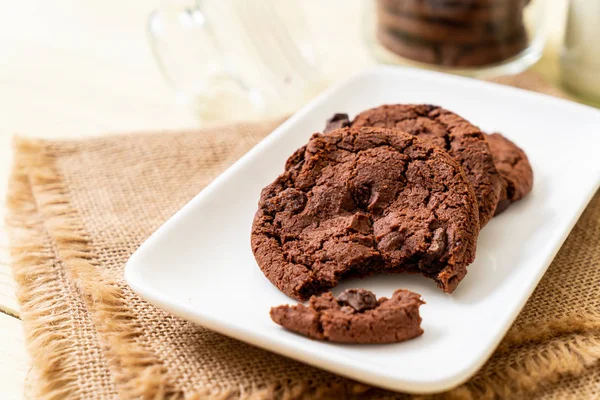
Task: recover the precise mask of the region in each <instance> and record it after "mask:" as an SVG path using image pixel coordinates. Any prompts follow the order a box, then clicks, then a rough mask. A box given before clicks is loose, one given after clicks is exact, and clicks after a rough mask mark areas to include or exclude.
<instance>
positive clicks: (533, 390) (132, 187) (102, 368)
mask: <svg viewBox="0 0 600 400" xmlns="http://www.w3.org/2000/svg"><path fill="white" fill-rule="evenodd" d="M516 79H517V80H519V81H520V82H523V81H525V82H538V83H536V84H535V87H534V89H537V90H544V88H543V87H542V86H540V84H539V81H537V80H536V79H537V78H535V77H534V78H533V79H529V78H527V76H526V77H525V79H524V78H523V77H518V78H516ZM521 86H523V84H522V83H521ZM277 124H278V122H271V123H260V124H253V125H250V124H241V125H232V126H226V127H220V128H211V129H205V130H201V131H195V132H162V133H154V134H131V135H121V136H111V137H100V138H96V139H90V140H82V141H52V142H49V141H38V140H29V139H17V140H16V141H15V143H16V144H15V159H16V165H15V168H14V174H13V176H12V180H11V183H10V190H9V192H10V193H9V198H8V205H9V208H10V212H9V215H8V217H7V223H8V227H9V230H10V236H11V246H12V248H11V250H12V257H13V267H14V268H13V271H14V276H15V279H16V281H17V282H18V285H19V293H18V295H19V299H20V302H21V316H22V319H23V325H24V327H25V332H26V337H27V346H28V349H29V352H30V354H31V356H32V363H33V370H32V371H33V372H32V374H31V376H30V378H29V384H30V390H31V393H32V395H34V396H39V397H41V398H48V399H65V398H84V399H92V398H101V399H113V398H123V399H129V398H143V399H161V398H177V399H179V398H195V399H228V398H238V397H239V398H246V399H266V398H275V397H281V398H289V399H292V398H351V397H357V398H371V399H391V398H404V397H408V396H406V395H402V394H397V393H392V392H387V391H383V390H380V389H376V388H369V387H367V386H365V385H362V384H358V383H356V382H352V381H349V380H347V379H344V378H341V377H338V376H335V375H333V374H330V373H327V372H324V371H321V370H319V369H316V368H312V367H309V366H306V365H304V364H301V363H298V362H295V361H292V360H290V359H287V358H284V357H281V356H278V355H275V354H273V353H270V352H267V351H264V350H261V349H258V348H255V347H252V346H250V345H247V344H244V343H241V342H238V341H236V340H232V339H229V338H227V337H224V336H221V335H219V334H217V333H214V332H211V331H209V330H207V329H204V328H202V327H200V326H197V325H194V324H192V323H189V322H187V321H184V320H181V319H179V318H175V317H173V316H171V315H169V314H167V313H165V312H163V311H161V310H158V309H156V308H154V307H152V306H151V305H149V304H147V303H145V302H144V301H143V300H141V299H140V298H139V297H138V296H137V295H136V294H135V293H133V292H132V291H131V289H130V288H129V287H128V286H127V284H126V283H125V282H124V280H123V266H124V264H125V262H126V261H127V259H128V258H129V256H130V255H131V254H132V253H133V251H134V250H135V249H136V248H137V247H138V246H139V245H140V244H141V243H142V241H144V239H146V238H147V237H148V236H149V235H150V234H151V233H152V232H153V231H154V230H155V229H156V228H158V227H159V226H160V225H161V224H162V223H163V222H164V221H165V220H166V219H167V218H169V217H170V216H171V215H172V214H173V213H174V212H176V211H177V210H178V209H179V208H180V207H181V206H183V205H184V204H185V203H186V202H187V201H188V200H190V199H191V198H192V197H193V196H194V195H196V194H197V193H198V192H199V191H200V190H201V189H202V188H203V187H204V186H205V185H206V184H207V183H209V182H210V181H211V180H212V179H213V178H214V177H215V176H217V175H218V174H219V173H220V172H221V171H223V170H224V169H225V168H226V167H227V166H229V165H230V164H231V163H232V162H233V161H235V160H236V159H237V158H239V157H240V156H241V155H242V154H243V153H244V152H246V151H247V150H248V149H249V148H250V147H252V146H253V145H254V144H255V143H257V142H258V141H259V140H260V139H261V138H263V137H264V136H265V135H266V134H268V133H269V132H270V131H271V130H272V129H273V128H275V126H276V125H277ZM282 168H283V166H282ZM599 243H600V195H596V196H595V197H594V198H593V200H592V201H591V203H590V204H589V206H588V208H587V210H586V211H585V213H584V215H583V216H582V217H581V219H580V220H579V222H578V223H577V225H576V226H575V228H574V230H573V232H572V233H571V235H570V236H569V238H568V239H567V241H566V243H565V244H564V246H563V248H562V249H561V251H560V252H559V254H558V256H557V257H556V259H555V260H554V262H553V264H552V266H551V267H550V269H549V270H548V272H547V273H546V275H545V277H544V278H543V280H542V282H541V283H540V285H539V286H538V288H537V289H536V291H535V293H534V295H533V296H532V298H531V299H530V300H529V302H528V303H527V305H526V307H525V308H524V310H523V311H522V313H521V314H520V316H519V318H518V319H517V321H516V322H515V324H514V326H513V327H512V328H511V329H510V331H509V333H508V334H507V336H506V338H505V339H504V341H503V342H502V344H501V345H500V347H499V348H498V349H497V351H496V352H495V354H494V356H493V357H492V358H491V359H490V361H489V362H488V363H487V364H486V365H485V366H484V367H483V368H482V369H481V370H480V371H479V372H478V373H477V374H476V375H475V376H474V377H473V378H472V379H471V380H470V381H468V382H467V383H466V384H464V385H462V386H460V387H458V388H456V389H454V390H452V391H450V392H448V393H445V394H443V395H441V396H442V397H447V398H459V399H463V398H464V399H470V398H494V397H523V396H526V397H527V398H533V397H534V396H536V397H538V398H545V399H562V398H567V397H574V398H575V397H576V398H593V397H597V396H600V384H599V383H598V382H600V364H599V362H598V361H599V359H600V268H599V267H600V247H599ZM165 267H166V268H168V266H165ZM265 312H266V311H265ZM474 323H476V321H474ZM398 362H402V360H398Z"/></svg>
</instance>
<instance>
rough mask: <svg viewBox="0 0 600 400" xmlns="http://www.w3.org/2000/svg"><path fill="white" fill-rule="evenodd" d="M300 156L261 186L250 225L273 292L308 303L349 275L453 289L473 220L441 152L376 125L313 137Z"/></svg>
mask: <svg viewBox="0 0 600 400" xmlns="http://www.w3.org/2000/svg"><path fill="white" fill-rule="evenodd" d="M301 153H302V154H299V155H298V156H297V157H296V159H297V160H300V161H299V162H297V163H295V164H294V165H293V166H291V167H290V168H288V169H287V170H286V171H285V172H284V173H283V174H282V175H280V176H279V177H278V178H277V179H276V180H275V181H274V182H273V183H272V184H271V185H269V186H267V187H266V188H265V189H263V192H262V194H261V199H260V201H259V208H258V211H257V213H256V215H255V218H254V223H253V228H252V234H251V244H252V250H253V252H254V255H255V258H256V261H257V263H258V265H259V267H260V268H261V270H262V271H263V273H264V274H265V276H266V277H267V278H268V279H269V280H270V281H271V282H272V283H273V284H274V285H275V286H277V287H278V288H279V289H280V290H281V291H283V292H284V293H286V294H287V295H289V296H291V297H293V298H296V299H299V300H304V299H307V298H309V297H310V296H311V295H313V294H318V293H321V292H323V291H326V290H328V289H330V288H332V287H334V286H336V285H337V284H338V282H339V281H340V280H341V279H343V278H345V277H348V276H357V277H364V276H367V275H370V274H373V273H400V272H417V273H421V274H423V275H425V276H427V277H429V278H432V279H434V280H435V281H436V283H437V284H438V286H439V287H440V288H442V290H444V291H446V292H448V293H450V292H452V291H453V290H454V289H455V288H456V285H457V284H458V282H460V280H461V279H462V278H463V277H464V275H465V274H466V267H467V265H468V264H470V263H471V262H472V261H473V259H474V257H475V247H476V241H477V235H478V233H479V222H478V212H477V205H476V201H475V198H474V194H473V191H472V189H471V186H470V184H469V183H468V181H467V178H466V176H465V175H464V172H463V170H462V169H461V167H460V166H459V165H458V164H457V163H456V162H455V161H454V160H453V159H452V158H451V157H450V156H449V155H448V154H447V153H445V152H443V151H441V150H438V149H437V148H435V147H434V146H432V145H430V144H428V143H427V142H424V141H421V140H419V139H417V138H416V137H415V136H412V135H409V134H406V133H398V132H396V131H392V130H388V129H380V128H343V129H338V130H336V131H332V132H330V133H328V134H323V135H320V134H319V135H315V136H313V138H312V139H311V140H310V141H309V142H308V143H307V145H306V146H305V147H304V149H303V152H301ZM451 282H452V283H451Z"/></svg>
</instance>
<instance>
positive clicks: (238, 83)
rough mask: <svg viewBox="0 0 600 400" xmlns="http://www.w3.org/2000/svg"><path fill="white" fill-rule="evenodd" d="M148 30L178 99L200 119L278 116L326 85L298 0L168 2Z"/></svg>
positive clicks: (181, 0)
mask: <svg viewBox="0 0 600 400" xmlns="http://www.w3.org/2000/svg"><path fill="white" fill-rule="evenodd" d="M148 35H149V41H150V44H151V47H152V50H153V52H154V55H155V57H156V61H157V63H158V65H159V67H160V69H161V71H162V72H163V74H164V76H165V78H166V79H167V81H168V82H170V84H171V85H172V86H173V87H174V88H175V91H176V93H177V96H178V98H179V99H181V100H183V101H185V102H186V103H188V104H190V105H191V106H192V107H193V108H194V109H195V111H196V112H197V113H198V114H199V116H200V117H201V118H202V119H205V120H214V119H220V120H251V119H257V118H262V117H266V116H270V115H282V114H285V113H289V112H292V111H294V110H296V109H297V108H299V107H300V106H302V105H303V104H304V103H305V102H307V101H308V100H310V99H311V98H312V97H314V96H315V95H316V94H317V93H319V92H320V91H322V90H323V89H324V87H325V86H326V82H325V78H324V75H323V74H322V72H321V70H320V66H319V60H318V57H317V54H316V51H315V49H314V46H313V41H312V37H311V35H310V31H309V30H308V29H307V26H306V25H305V24H304V18H303V10H302V8H301V7H300V5H299V4H297V2H296V1H292V0H286V1H283V2H282V1H277V0H167V1H165V2H163V4H162V5H161V6H160V7H159V8H158V9H157V10H155V11H154V12H153V13H152V14H151V15H150V17H149V19H148Z"/></svg>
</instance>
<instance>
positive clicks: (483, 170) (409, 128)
mask: <svg viewBox="0 0 600 400" xmlns="http://www.w3.org/2000/svg"><path fill="white" fill-rule="evenodd" d="M351 126H352V127H361V126H372V127H381V128H392V129H398V130H401V131H403V132H407V133H410V134H412V135H415V136H418V137H419V138H420V139H425V140H427V141H429V142H430V143H432V144H434V145H435V146H437V147H438V148H440V149H443V150H445V151H447V152H448V154H450V155H451V156H452V157H453V158H454V159H455V160H456V161H458V163H459V164H460V165H461V166H462V167H463V168H464V170H465V173H466V175H467V178H469V181H470V182H471V185H473V190H474V191H475V197H476V198H477V204H478V206H479V223H480V224H481V227H482V228H483V227H484V226H485V224H486V223H487V222H488V221H489V220H490V219H491V218H492V217H493V216H494V211H495V210H496V204H497V203H498V200H499V198H500V193H501V191H502V177H501V176H500V174H499V172H498V170H497V169H496V166H495V164H494V159H493V157H492V153H491V151H490V148H489V146H488V143H487V142H486V140H485V135H484V134H483V133H482V132H481V130H480V129H479V128H477V127H476V126H474V125H472V124H471V123H469V122H468V121H467V120H465V119H463V118H462V117H460V116H458V115H456V114H454V113H452V112H450V111H448V110H445V109H443V108H441V107H438V106H433V105H427V104H417V105H414V104H395V105H383V106H380V107H376V108H372V109H370V110H367V111H363V112H362V113H360V114H358V115H357V116H356V117H355V118H354V120H353V121H352V125H351Z"/></svg>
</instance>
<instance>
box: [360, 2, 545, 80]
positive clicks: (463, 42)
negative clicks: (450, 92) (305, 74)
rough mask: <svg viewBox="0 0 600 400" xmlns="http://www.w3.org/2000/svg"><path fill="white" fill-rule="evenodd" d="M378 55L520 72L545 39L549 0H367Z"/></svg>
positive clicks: (485, 71)
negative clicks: (546, 1) (547, 0)
mask: <svg viewBox="0 0 600 400" xmlns="http://www.w3.org/2000/svg"><path fill="white" fill-rule="evenodd" d="M365 4H366V7H367V9H366V10H365V11H366V12H365V21H364V29H365V32H364V33H365V38H366V41H367V45H368V47H369V48H370V50H371V52H372V53H373V55H374V57H375V58H376V59H377V60H378V61H380V62H382V63H388V64H404V65H414V66H419V67H425V68H433V69H439V70H443V71H445V72H453V73H458V74H463V75H471V76H489V75H501V74H508V73H517V72H520V71H522V70H525V69H526V68H528V67H529V66H531V65H532V64H534V63H535V62H536V61H537V60H539V58H540V57H541V55H542V51H543V48H544V42H545V27H546V24H547V21H546V12H545V7H546V4H545V0H368V1H366V3H365Z"/></svg>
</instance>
